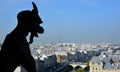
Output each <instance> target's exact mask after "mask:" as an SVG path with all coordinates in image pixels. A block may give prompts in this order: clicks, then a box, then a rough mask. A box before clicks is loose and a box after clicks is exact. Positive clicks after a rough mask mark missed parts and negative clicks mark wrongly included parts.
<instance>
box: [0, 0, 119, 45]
mask: <svg viewBox="0 0 120 72" xmlns="http://www.w3.org/2000/svg"><path fill="white" fill-rule="evenodd" d="M32 1H33V2H35V3H36V5H37V6H38V9H39V15H40V17H41V18H42V20H43V23H42V25H41V26H42V27H44V29H45V33H44V34H42V35H39V38H35V42H49V41H51V42H115V43H120V31H119V29H120V4H119V3H120V0H26V1H25V0H1V2H0V9H1V10H0V42H2V40H3V39H4V38H5V36H6V35H7V34H8V33H9V32H11V31H12V30H13V29H14V28H15V27H16V25H17V14H18V13H19V12H20V11H23V10H32Z"/></svg>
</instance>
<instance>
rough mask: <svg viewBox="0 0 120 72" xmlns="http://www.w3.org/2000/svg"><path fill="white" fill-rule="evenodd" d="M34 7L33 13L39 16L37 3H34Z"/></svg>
mask: <svg viewBox="0 0 120 72" xmlns="http://www.w3.org/2000/svg"><path fill="white" fill-rule="evenodd" d="M32 5H33V10H32V12H34V13H37V14H38V9H37V6H36V5H35V3H34V2H32Z"/></svg>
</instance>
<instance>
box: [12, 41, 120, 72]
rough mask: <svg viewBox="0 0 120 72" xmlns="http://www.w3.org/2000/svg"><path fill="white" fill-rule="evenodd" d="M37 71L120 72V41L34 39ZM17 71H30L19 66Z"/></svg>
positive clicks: (31, 46) (32, 46) (32, 48)
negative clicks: (92, 41) (119, 42)
mask: <svg viewBox="0 0 120 72" xmlns="http://www.w3.org/2000/svg"><path fill="white" fill-rule="evenodd" d="M30 49H31V53H32V55H33V57H34V59H35V62H36V67H37V72H120V44H113V43H52V42H49V43H46V44H39V43H33V44H31V45H30ZM14 72H26V71H25V69H24V68H23V67H21V66H20V67H18V68H17V69H16V70H15V71H14Z"/></svg>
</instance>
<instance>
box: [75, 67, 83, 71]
mask: <svg viewBox="0 0 120 72" xmlns="http://www.w3.org/2000/svg"><path fill="white" fill-rule="evenodd" d="M75 72H85V70H84V69H82V68H79V69H77V70H75Z"/></svg>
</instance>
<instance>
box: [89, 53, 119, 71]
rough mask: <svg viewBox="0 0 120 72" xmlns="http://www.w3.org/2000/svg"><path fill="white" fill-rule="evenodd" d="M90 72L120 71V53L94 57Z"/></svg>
mask: <svg viewBox="0 0 120 72" xmlns="http://www.w3.org/2000/svg"><path fill="white" fill-rule="evenodd" d="M89 66H90V72H120V54H110V55H109V54H108V55H105V54H104V56H99V57H92V60H91V61H90V64H89Z"/></svg>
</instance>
